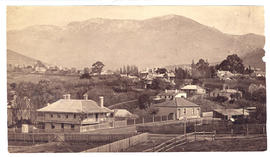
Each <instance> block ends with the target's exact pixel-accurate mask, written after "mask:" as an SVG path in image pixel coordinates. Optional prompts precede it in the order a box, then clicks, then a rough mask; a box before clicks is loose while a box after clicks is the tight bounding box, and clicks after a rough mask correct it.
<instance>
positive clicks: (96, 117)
mask: <svg viewBox="0 0 270 157" xmlns="http://www.w3.org/2000/svg"><path fill="white" fill-rule="evenodd" d="M96 121H98V113H96Z"/></svg>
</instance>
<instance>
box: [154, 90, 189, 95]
mask: <svg viewBox="0 0 270 157" xmlns="http://www.w3.org/2000/svg"><path fill="white" fill-rule="evenodd" d="M179 93H186V92H184V91H181V90H177V91H176V90H167V92H166V91H163V92H161V93H159V94H158V96H175V95H177V94H179Z"/></svg>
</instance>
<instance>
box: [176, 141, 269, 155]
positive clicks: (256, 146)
mask: <svg viewBox="0 0 270 157" xmlns="http://www.w3.org/2000/svg"><path fill="white" fill-rule="evenodd" d="M266 148H267V139H266V138H265V137H261V138H250V139H248V138H245V139H227V140H215V141H200V142H192V143H188V144H186V145H184V146H179V147H176V148H174V149H173V150H171V151H172V152H182V151H187V152H189V151H191V152H200V151H208V152H209V151H265V150H266Z"/></svg>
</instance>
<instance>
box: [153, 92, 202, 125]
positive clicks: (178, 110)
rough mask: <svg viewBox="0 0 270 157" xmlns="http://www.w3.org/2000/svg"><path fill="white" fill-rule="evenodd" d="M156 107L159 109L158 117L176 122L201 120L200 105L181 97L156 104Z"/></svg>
mask: <svg viewBox="0 0 270 157" xmlns="http://www.w3.org/2000/svg"><path fill="white" fill-rule="evenodd" d="M154 107H155V108H157V109H158V114H157V115H159V116H168V119H174V120H182V119H185V118H187V119H190V118H200V114H201V108H200V106H199V105H197V104H194V103H192V102H190V101H188V100H186V99H184V98H179V97H176V98H175V99H172V100H166V101H164V102H161V103H158V104H155V105H154Z"/></svg>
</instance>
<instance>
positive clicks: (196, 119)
mask: <svg viewBox="0 0 270 157" xmlns="http://www.w3.org/2000/svg"><path fill="white" fill-rule="evenodd" d="M196 126H197V119H196V121H195V125H194V131H195V141H196V134H197V133H196V132H197V129H196Z"/></svg>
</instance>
